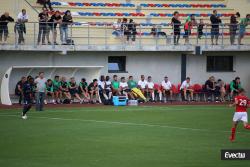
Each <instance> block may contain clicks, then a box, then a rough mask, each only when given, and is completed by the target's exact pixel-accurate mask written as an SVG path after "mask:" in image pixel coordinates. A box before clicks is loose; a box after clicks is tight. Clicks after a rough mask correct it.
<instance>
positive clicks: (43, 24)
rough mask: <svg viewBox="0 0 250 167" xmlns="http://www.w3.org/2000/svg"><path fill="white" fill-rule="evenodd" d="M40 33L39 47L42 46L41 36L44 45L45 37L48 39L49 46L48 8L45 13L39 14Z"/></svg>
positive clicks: (44, 10) (44, 9)
mask: <svg viewBox="0 0 250 167" xmlns="http://www.w3.org/2000/svg"><path fill="white" fill-rule="evenodd" d="M38 18H39V32H38V39H37V45H40V42H41V36H42V45H45V37H46V38H47V41H48V44H49V45H50V44H51V43H50V40H49V28H48V23H47V22H48V20H49V14H48V12H47V10H46V8H43V11H42V12H41V13H39V15H38Z"/></svg>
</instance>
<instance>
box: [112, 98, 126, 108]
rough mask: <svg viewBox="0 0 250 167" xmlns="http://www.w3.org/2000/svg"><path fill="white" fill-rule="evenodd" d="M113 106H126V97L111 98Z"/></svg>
mask: <svg viewBox="0 0 250 167" xmlns="http://www.w3.org/2000/svg"><path fill="white" fill-rule="evenodd" d="M113 103H114V106H126V105H127V97H126V96H113Z"/></svg>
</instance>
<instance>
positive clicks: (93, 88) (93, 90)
mask: <svg viewBox="0 0 250 167" xmlns="http://www.w3.org/2000/svg"><path fill="white" fill-rule="evenodd" d="M88 91H89V94H90V100H91V102H92V103H93V104H94V103H96V102H97V101H99V99H100V98H99V93H98V80H97V79H94V80H93V82H92V83H90V84H89V86H88ZM99 103H100V101H99Z"/></svg>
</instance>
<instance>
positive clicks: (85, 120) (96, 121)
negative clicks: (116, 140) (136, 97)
mask: <svg viewBox="0 0 250 167" xmlns="http://www.w3.org/2000/svg"><path fill="white" fill-rule="evenodd" d="M0 117H20V116H17V115H5V114H4V115H0ZM30 117H31V116H30ZM32 118H40V119H51V120H62V121H82V122H95V123H106V124H117V125H131V126H146V127H159V128H171V129H179V130H191V131H203V132H220V133H231V131H220V130H209V129H196V128H184V127H177V126H169V125H156V124H145V123H132V122H117V121H102V120H87V119H71V118H57V117H33V116H32ZM238 133H242V134H250V133H246V132H238Z"/></svg>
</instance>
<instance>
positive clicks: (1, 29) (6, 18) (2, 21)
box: [0, 12, 14, 44]
mask: <svg viewBox="0 0 250 167" xmlns="http://www.w3.org/2000/svg"><path fill="white" fill-rule="evenodd" d="M9 22H14V19H13V18H12V17H10V15H9V13H8V12H5V13H4V14H3V15H2V16H1V17H0V43H2V37H4V38H3V44H5V43H6V42H7V38H8V34H9V30H8V23H9ZM3 35H4V36H3Z"/></svg>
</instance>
